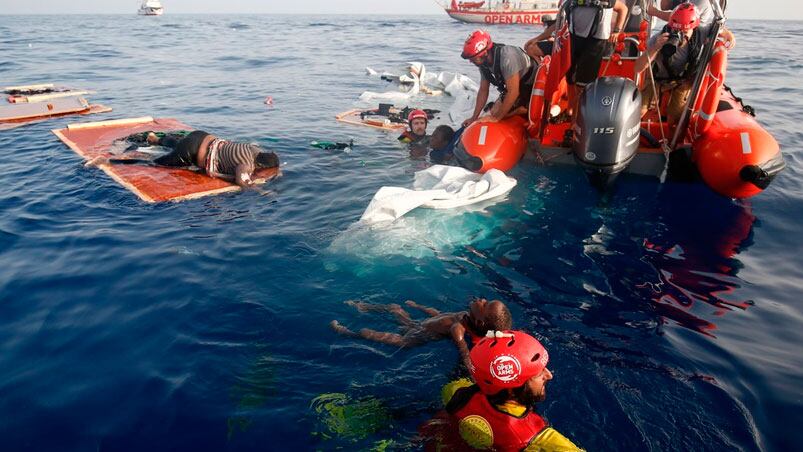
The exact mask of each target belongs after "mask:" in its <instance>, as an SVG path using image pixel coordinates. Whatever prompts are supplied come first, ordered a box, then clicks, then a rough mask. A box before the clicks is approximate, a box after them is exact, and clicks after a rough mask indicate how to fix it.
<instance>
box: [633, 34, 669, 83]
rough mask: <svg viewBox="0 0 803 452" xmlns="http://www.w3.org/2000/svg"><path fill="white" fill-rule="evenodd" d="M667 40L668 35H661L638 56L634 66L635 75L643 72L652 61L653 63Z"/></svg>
mask: <svg viewBox="0 0 803 452" xmlns="http://www.w3.org/2000/svg"><path fill="white" fill-rule="evenodd" d="M668 40H669V33H661V36H660V37H659V38H658V40H657V41H655V44H654V45H652V46H650V47H647V51H646V52H644V53H642V54H641V55H639V57H638V59H637V60H636V62H635V64H634V66H635V72H636V75H638V74H641V73H642V72H644V70H645V69H647V67H649V65H650V64H652V61H654V60H655V57H656V56H657V55H658V51H659V50H661V47H663V46H664V44H666V41H668Z"/></svg>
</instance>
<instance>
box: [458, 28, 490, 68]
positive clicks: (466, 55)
mask: <svg viewBox="0 0 803 452" xmlns="http://www.w3.org/2000/svg"><path fill="white" fill-rule="evenodd" d="M493 46H494V43H493V40H491V35H490V34H489V33H488V32H487V31H485V30H474V31H473V32H472V33H471V34H470V35H468V38H466V42H465V43H463V53H462V54H461V55H460V56H461V57H463V59H465V60H469V61H471V62H472V63H473V64H474V65H476V66H479V65H481V64H482V63H484V62H485V61H486V59H487V58H488V55H489V54H490V52H488V51H489V50H491V49H492V48H493Z"/></svg>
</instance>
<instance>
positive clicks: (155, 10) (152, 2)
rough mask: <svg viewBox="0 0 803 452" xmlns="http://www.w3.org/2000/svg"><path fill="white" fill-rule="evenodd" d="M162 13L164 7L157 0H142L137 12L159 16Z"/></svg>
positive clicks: (143, 14)
mask: <svg viewBox="0 0 803 452" xmlns="http://www.w3.org/2000/svg"><path fill="white" fill-rule="evenodd" d="M163 13H164V8H163V7H162V2H160V1H159V0H143V2H142V5H140V7H139V12H138V14H139V15H140V16H161V15H162V14H163Z"/></svg>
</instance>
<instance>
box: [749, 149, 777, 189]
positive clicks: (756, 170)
mask: <svg viewBox="0 0 803 452" xmlns="http://www.w3.org/2000/svg"><path fill="white" fill-rule="evenodd" d="M784 168H786V162H784V160H783V157H782V155H781V153H778V154H776V155H775V157H773V158H772V159H770V160H768V161H766V162H764V163H762V164H761V165H745V166H744V167H742V169H741V171H739V178H740V179H742V180H743V181H745V182H749V183H751V184H753V185H755V186H756V187H758V188H760V189H762V190H764V189H765V188H767V187H768V186H769V185H770V182H772V180H773V179H775V176H777V175H778V173H780V172H781V171H782V170H783V169H784Z"/></svg>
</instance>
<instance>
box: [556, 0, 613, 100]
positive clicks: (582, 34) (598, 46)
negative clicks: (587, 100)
mask: <svg viewBox="0 0 803 452" xmlns="http://www.w3.org/2000/svg"><path fill="white" fill-rule="evenodd" d="M565 5H566V6H565V7H566V8H568V12H567V14H566V16H567V17H568V19H569V33H570V36H571V49H572V64H571V67H570V68H569V73H568V74H567V77H566V82H567V83H568V84H569V106H570V108H571V109H572V111H576V110H577V108H576V107H577V99H578V97H579V94H580V92H582V90H583V89H585V86H586V85H587V84H589V83H591V82H593V81H594V80H596V79H597V77H598V76H599V68H600V65H601V63H602V57H603V55H604V54H605V51H606V49H607V47H608V46H607V43H608V41H609V40H610V41H614V42H615V41H616V40H617V39H618V37H619V33H621V32H622V30H623V29H624V26H625V21H626V20H627V6H626V5H625V4H624V3H623V2H622V0H567V1H566V3H565ZM613 13H616V25H615V26H614V27H613V28H614V29H613V30H611V27H612V23H613Z"/></svg>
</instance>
